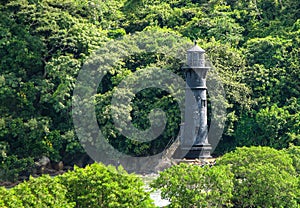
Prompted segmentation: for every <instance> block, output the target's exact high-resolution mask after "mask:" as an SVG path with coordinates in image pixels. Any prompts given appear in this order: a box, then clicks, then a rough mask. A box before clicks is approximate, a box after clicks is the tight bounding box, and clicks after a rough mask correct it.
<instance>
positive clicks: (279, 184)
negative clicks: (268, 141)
mask: <svg viewBox="0 0 300 208" xmlns="http://www.w3.org/2000/svg"><path fill="white" fill-rule="evenodd" d="M217 165H221V166H223V165H230V170H231V171H232V173H233V174H234V190H233V199H232V201H233V203H234V204H235V205H236V206H238V207H253V206H255V207H264V206H267V207H297V206H298V205H299V196H300V195H299V194H300V189H299V178H298V177H297V174H296V171H295V168H294V166H293V160H292V158H291V157H290V155H289V154H287V153H286V152H285V151H283V150H281V151H278V150H275V149H272V148H270V147H250V148H247V147H242V148H237V150H236V151H234V152H231V153H227V154H225V155H224V156H223V157H221V158H220V159H219V160H218V161H217Z"/></svg>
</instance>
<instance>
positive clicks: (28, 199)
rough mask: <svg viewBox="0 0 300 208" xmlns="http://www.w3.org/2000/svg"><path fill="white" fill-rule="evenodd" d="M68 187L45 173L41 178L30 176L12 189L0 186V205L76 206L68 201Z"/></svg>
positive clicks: (67, 207)
mask: <svg viewBox="0 0 300 208" xmlns="http://www.w3.org/2000/svg"><path fill="white" fill-rule="evenodd" d="M66 192H67V189H66V188H65V187H64V186H63V185H61V184H60V183H59V182H58V181H57V180H56V179H53V178H51V177H50V176H47V175H44V176H41V177H39V178H30V179H29V181H26V182H23V183H20V184H19V185H17V186H15V187H13V188H12V189H10V190H6V189H5V188H3V187H1V188H0V193H1V194H0V206H1V207H7V208H9V207H10V208H15V207H16V208H17V207H19V208H23V207H24V208H25V207H36V208H42V207H57V208H58V207H64V208H71V207H74V206H75V203H74V202H68V199H67V198H66Z"/></svg>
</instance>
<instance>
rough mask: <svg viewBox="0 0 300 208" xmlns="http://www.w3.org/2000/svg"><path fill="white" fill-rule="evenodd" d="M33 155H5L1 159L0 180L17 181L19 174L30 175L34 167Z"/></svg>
mask: <svg viewBox="0 0 300 208" xmlns="http://www.w3.org/2000/svg"><path fill="white" fill-rule="evenodd" d="M34 166H35V165H34V161H33V159H32V158H31V157H28V158H21V159H20V158H18V157H17V156H15V155H12V156H8V157H4V158H3V159H2V161H1V160H0V181H12V182H15V181H17V180H18V179H19V176H29V175H30V174H31V173H32V171H33V169H34Z"/></svg>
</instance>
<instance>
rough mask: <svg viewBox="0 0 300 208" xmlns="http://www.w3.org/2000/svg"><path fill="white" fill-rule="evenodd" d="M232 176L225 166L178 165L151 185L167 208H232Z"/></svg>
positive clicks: (163, 173)
mask: <svg viewBox="0 0 300 208" xmlns="http://www.w3.org/2000/svg"><path fill="white" fill-rule="evenodd" d="M232 179H233V174H232V173H231V172H230V170H229V167H227V166H216V167H209V166H204V167H200V166H197V165H190V164H185V163H181V164H179V165H175V166H172V167H171V168H169V169H166V170H165V171H164V172H161V173H160V175H159V177H158V178H157V179H156V180H155V181H154V182H153V183H152V184H151V186H152V187H153V188H155V189H160V190H161V194H162V197H163V198H165V199H168V200H169V201H170V202H171V204H170V205H169V206H170V207H224V206H225V207H231V206H232V204H231V197H232V191H233V183H232Z"/></svg>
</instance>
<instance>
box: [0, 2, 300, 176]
mask: <svg viewBox="0 0 300 208" xmlns="http://www.w3.org/2000/svg"><path fill="white" fill-rule="evenodd" d="M299 4H300V3H299V1H298V0H286V1H278V0H250V1H241V0H226V1H225V0H201V1H193V0H163V1H158V0H147V1H146V0H143V1H135V0H127V1H126V0H121V1H120V0H118V1H116V0H111V1H102V0H66V1H64V0H43V1H37V0H5V1H3V2H2V3H1V5H0V57H1V60H0V70H1V75H0V103H1V106H0V115H1V118H0V153H1V155H0V157H1V158H0V162H1V165H2V167H3V170H6V169H7V168H8V166H7V165H5V164H10V163H12V162H10V161H15V160H17V159H8V158H18V159H20V160H21V161H23V162H20V164H23V165H20V164H19V165H16V166H15V167H21V166H22V168H21V169H26V167H25V166H26V164H27V165H28V166H27V169H28V170H30V169H31V165H30V164H31V163H27V162H24V161H26V160H28V161H29V160H38V159H39V158H41V157H42V156H47V157H49V158H50V160H51V161H54V162H58V161H60V160H62V161H64V163H65V164H68V165H73V164H74V163H75V161H76V159H77V158H78V155H82V154H83V153H84V150H83V148H82V147H81V145H80V143H79V141H78V139H77V137H76V135H75V131H74V127H73V123H72V119H71V109H72V102H71V97H72V93H73V89H74V83H75V81H76V77H77V75H78V72H79V70H80V69H81V67H82V64H83V63H84V61H85V60H86V59H87V58H89V56H90V55H91V54H93V53H94V52H95V51H96V50H100V51H99V53H103V51H101V49H103V46H104V45H105V44H106V43H107V42H108V41H109V40H111V39H118V38H120V37H126V38H127V39H126V38H125V40H126V41H127V42H126V43H125V46H126V47H127V48H123V49H124V51H125V49H128V50H127V51H133V52H135V53H134V54H131V55H130V56H128V57H125V58H123V60H121V61H120V63H118V64H117V65H116V66H114V67H112V68H111V69H110V72H109V73H108V74H107V75H106V76H105V78H104V79H103V80H102V83H101V84H100V86H99V88H98V94H97V95H96V101H97V105H96V113H97V118H98V123H99V124H100V128H101V130H102V131H103V132H104V134H105V136H106V137H107V139H108V140H109V142H110V144H112V145H113V146H114V147H115V148H117V149H118V150H119V151H121V152H124V153H127V154H132V155H139V156H146V155H151V154H156V153H158V152H160V151H161V150H163V149H164V148H165V145H166V144H167V143H168V141H169V140H170V138H172V137H174V136H176V135H177V133H178V130H179V122H180V119H179V114H180V113H179V110H178V106H176V104H175V102H174V100H173V98H172V97H171V96H170V95H169V94H167V93H166V92H163V91H157V90H155V89H152V90H151V89H147V90H144V91H143V92H140V93H139V94H138V95H137V96H136V98H135V99H134V100H133V105H132V106H131V107H130V108H128V109H127V111H129V112H130V118H131V120H132V123H133V124H134V126H135V127H136V128H139V129H142V130H145V129H147V128H148V127H149V125H150V124H149V119H148V117H147V116H148V115H149V112H150V111H151V110H152V109H155V108H161V109H163V110H165V112H167V121H168V122H167V128H166V131H164V133H163V135H161V137H160V138H159V139H158V140H155V141H153V142H149V143H141V142H136V141H134V142H132V141H131V140H130V139H129V138H124V137H123V136H122V135H121V134H120V132H118V129H116V128H115V127H114V126H113V122H112V119H111V115H110V112H111V109H110V104H109V102H110V98H111V97H112V93H113V92H114V90H115V89H116V86H117V85H118V84H119V83H120V82H121V81H122V80H123V79H125V78H126V76H127V75H130V74H132V73H133V72H135V71H137V70H140V69H144V68H155V67H157V68H162V67H163V68H165V69H168V70H171V71H172V72H174V73H177V74H179V75H182V70H181V68H180V67H181V64H182V61H183V60H184V57H180V60H179V59H178V58H174V57H175V54H174V53H173V52H172V51H171V52H170V51H168V52H167V53H166V51H165V47H163V46H165V45H166V44H173V45H174V47H175V48H179V50H182V51H185V50H186V49H187V47H188V43H190V41H188V39H187V40H186V41H183V42H184V43H178V41H177V39H173V40H171V39H168V38H165V36H164V35H163V34H164V33H172V34H176V36H179V37H180V36H183V37H187V38H189V39H190V40H197V41H198V44H199V45H200V46H201V47H203V48H204V49H205V50H206V51H207V55H208V58H209V59H210V60H211V62H212V64H213V66H214V67H213V68H214V70H213V72H211V73H210V74H208V76H211V77H210V78H212V77H213V75H215V74H219V75H220V80H219V81H221V82H222V83H223V85H224V90H225V92H226V100H223V101H222V104H223V105H224V106H226V108H227V109H228V114H227V118H226V119H227V121H226V126H225V131H224V134H223V137H222V142H221V144H220V145H219V147H218V148H217V152H216V153H217V154H223V153H225V152H227V151H229V150H231V149H234V148H235V147H236V146H244V145H246V146H251V145H263V146H271V147H274V148H278V149H281V148H284V147H287V145H288V143H293V144H295V145H299V144H300V136H299V135H300V127H299V125H300V123H299V109H300V107H299V106H300V100H299V97H300V89H299V82H300V71H299V70H300V67H299V65H300V62H299V57H300V49H299V48H300V39H299V36H300V21H299V18H300V16H299V7H300V5H299ZM137 31H149V32H150V33H155V34H156V36H155V38H151V39H155V40H150V39H149V37H146V35H144V36H138V37H139V38H140V39H139V40H132V39H130V38H128V37H127V36H126V34H134V33H136V32H137ZM133 43H137V45H143V46H145V48H148V49H151V50H149V51H150V52H146V53H145V51H136V49H135V48H134V47H132V46H133V45H132V44H133ZM126 44H127V45H126ZM118 47H120V48H122V47H124V45H123V46H118ZM172 53H173V54H172ZM115 55H116V54H113V53H112V54H109V55H107V56H108V57H104V58H105V60H114V58H115ZM125 56H126V55H125ZM106 58H108V59H106ZM124 112H125V111H124ZM124 112H120V114H122V113H124ZM213 116H216V117H217V116H218V115H210V118H211V117H213ZM218 120H219V121H220V122H221V121H222V122H223V120H222V119H218ZM88 139H89V138H87V140H88ZM6 157H7V158H6ZM5 158H6V159H5ZM16 163H17V162H16V161H15V162H14V164H16ZM24 165H25V166H24ZM4 172H5V174H10V173H11V174H10V176H8V175H7V176H5V174H4V175H3V174H2V175H1V177H3V178H6V179H8V178H10V179H11V180H15V179H14V178H16V177H17V175H18V174H20V173H22V171H20V170H18V171H16V173H13V172H14V171H4ZM9 172H10V173H9ZM2 173H3V171H2ZM26 174H28V173H26Z"/></svg>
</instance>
